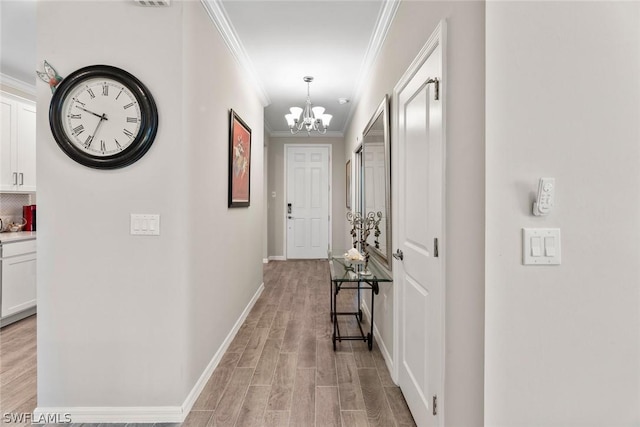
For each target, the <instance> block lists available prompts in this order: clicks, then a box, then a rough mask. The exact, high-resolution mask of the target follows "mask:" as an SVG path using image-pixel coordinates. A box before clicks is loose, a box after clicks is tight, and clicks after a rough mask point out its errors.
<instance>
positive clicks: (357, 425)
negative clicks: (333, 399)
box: [341, 411, 369, 427]
mask: <svg viewBox="0 0 640 427" xmlns="http://www.w3.org/2000/svg"><path fill="white" fill-rule="evenodd" d="M341 415H342V427H369V421H368V420H367V413H366V412H365V411H342V412H341Z"/></svg>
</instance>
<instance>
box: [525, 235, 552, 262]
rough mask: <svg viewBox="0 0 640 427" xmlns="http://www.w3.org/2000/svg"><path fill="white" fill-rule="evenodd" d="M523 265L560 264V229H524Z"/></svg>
mask: <svg viewBox="0 0 640 427" xmlns="http://www.w3.org/2000/svg"><path fill="white" fill-rule="evenodd" d="M522 264H524V265H558V264H560V229H559V228H523V229H522Z"/></svg>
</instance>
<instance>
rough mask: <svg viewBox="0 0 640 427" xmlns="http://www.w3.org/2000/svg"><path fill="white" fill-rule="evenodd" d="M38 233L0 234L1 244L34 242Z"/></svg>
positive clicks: (17, 232)
mask: <svg viewBox="0 0 640 427" xmlns="http://www.w3.org/2000/svg"><path fill="white" fill-rule="evenodd" d="M36 233H37V231H16V232H14V233H12V232H5V233H0V243H11V242H19V241H21V240H32V239H35V238H36Z"/></svg>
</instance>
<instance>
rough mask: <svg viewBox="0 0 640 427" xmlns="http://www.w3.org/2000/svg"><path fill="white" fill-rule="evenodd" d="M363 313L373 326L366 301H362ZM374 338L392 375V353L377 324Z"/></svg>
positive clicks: (374, 328) (374, 325)
mask: <svg viewBox="0 0 640 427" xmlns="http://www.w3.org/2000/svg"><path fill="white" fill-rule="evenodd" d="M362 312H363V313H364V315H365V316H367V320H368V321H369V324H371V313H370V312H369V307H368V306H367V304H366V303H365V300H364V299H363V300H362ZM373 338H374V340H375V342H376V343H378V347H380V353H382V358H383V359H384V363H385V364H386V365H387V369H389V374H391V373H392V372H393V371H394V369H395V367H394V363H393V359H392V358H391V353H389V350H388V349H387V346H386V345H385V344H384V340H383V339H382V335H380V331H379V330H378V327H377V326H376V324H375V323H374V324H373ZM391 379H392V380H393V382H394V384H395V385H398V382H397V381H396V380H395V379H394V378H391Z"/></svg>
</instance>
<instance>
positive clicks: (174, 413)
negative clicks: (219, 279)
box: [33, 283, 264, 423]
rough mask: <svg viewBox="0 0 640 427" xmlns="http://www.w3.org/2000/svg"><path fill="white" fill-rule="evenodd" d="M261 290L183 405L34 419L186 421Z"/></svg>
mask: <svg viewBox="0 0 640 427" xmlns="http://www.w3.org/2000/svg"><path fill="white" fill-rule="evenodd" d="M263 290H264V283H261V284H260V286H259V287H258V290H257V291H256V293H255V294H254V295H253V297H252V298H251V301H249V303H248V304H247V306H246V307H245V309H244V311H243V312H242V314H241V315H240V317H239V318H238V320H237V321H236V323H235V324H234V325H233V328H231V331H229V334H227V337H226V338H225V339H224V341H223V342H222V345H221V346H220V348H218V351H217V352H216V354H214V355H213V357H212V358H211V361H210V362H209V364H208V365H207V367H206V368H205V370H204V372H202V375H200V378H199V379H198V381H196V383H195V384H194V386H193V388H192V389H191V392H190V393H189V394H188V395H187V398H186V399H185V400H184V402H183V403H182V406H140V407H135V406H133V407H131V406H123V407H66V408H65V407H38V408H36V409H35V410H34V411H33V414H34V418H36V419H38V418H42V417H51V415H52V414H58V418H57V419H59V420H64V419H65V416H66V415H70V416H71V421H72V422H73V423H181V422H183V421H184V420H185V418H186V417H187V415H189V412H190V411H191V408H192V407H193V404H194V403H195V402H196V400H197V399H198V397H199V396H200V393H201V392H202V390H203V389H204V387H205V385H206V384H207V382H208V381H209V378H210V377H211V375H212V374H213V371H214V370H215V369H216V367H217V366H218V364H219V363H220V360H221V359H222V356H223V355H224V353H225V352H226V351H227V349H228V348H229V345H230V344H231V341H233V339H234V338H235V336H236V334H237V333H238V331H239V330H240V327H241V326H242V324H243V323H244V321H245V320H246V318H247V316H248V315H249V312H251V309H252V308H253V306H254V305H255V303H256V301H258V298H260V295H261V294H262V291H263Z"/></svg>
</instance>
